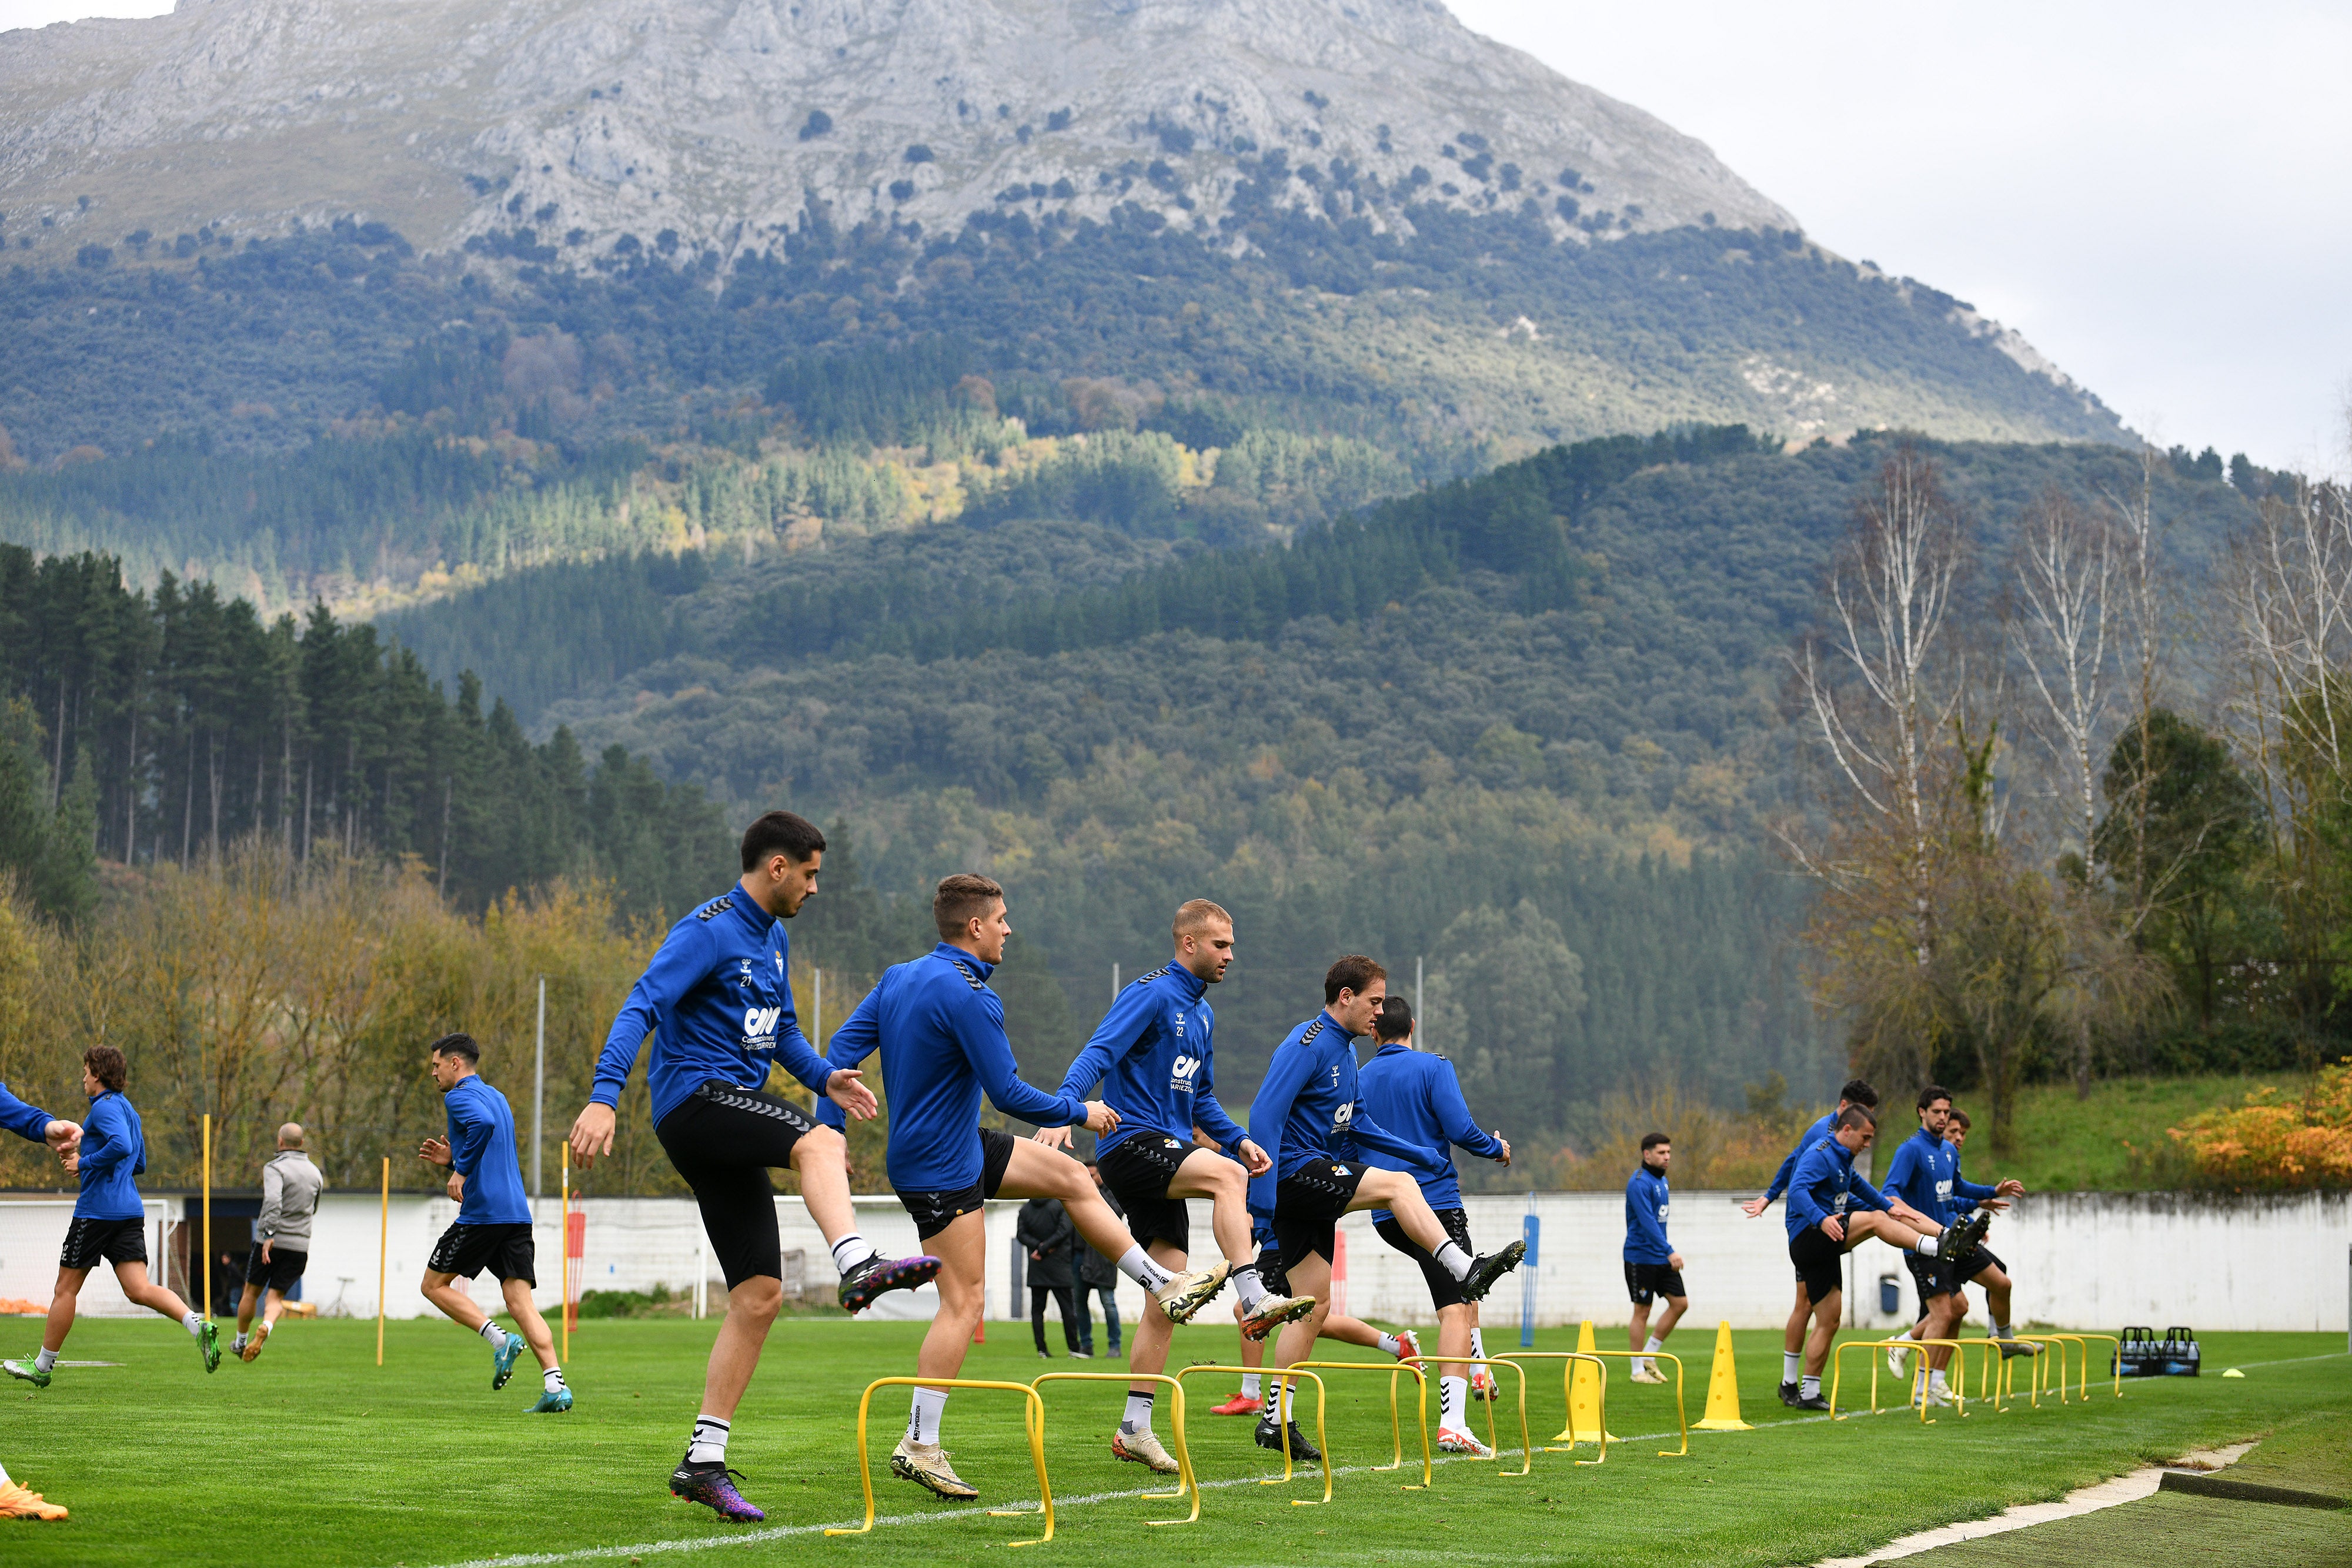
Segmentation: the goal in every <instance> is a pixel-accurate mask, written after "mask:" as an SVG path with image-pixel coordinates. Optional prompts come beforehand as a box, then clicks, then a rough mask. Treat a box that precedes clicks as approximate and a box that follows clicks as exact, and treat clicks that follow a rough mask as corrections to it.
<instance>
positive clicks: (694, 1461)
mask: <svg viewBox="0 0 2352 1568" xmlns="http://www.w3.org/2000/svg"><path fill="white" fill-rule="evenodd" d="M729 1432H730V1428H729V1427H728V1424H727V1423H726V1422H724V1421H721V1420H720V1419H719V1417H718V1416H696V1417H695V1418H694V1437H693V1439H692V1440H691V1441H690V1442H688V1444H687V1447H686V1462H687V1463H688V1464H689V1465H723V1464H725V1463H726V1462H727V1438H728V1436H729Z"/></svg>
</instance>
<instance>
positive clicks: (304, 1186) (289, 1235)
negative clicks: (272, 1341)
mask: <svg viewBox="0 0 2352 1568" xmlns="http://www.w3.org/2000/svg"><path fill="white" fill-rule="evenodd" d="M326 1185H327V1178H326V1177H325V1176H320V1174H319V1167H318V1166H314V1165H312V1164H311V1163H310V1155H306V1154H304V1153H303V1152H302V1124H300V1123H299V1122H289V1123H287V1124H285V1125H284V1126H282V1127H280V1128H278V1153H277V1154H276V1155H273V1156H271V1158H270V1161H269V1163H268V1165H266V1166H262V1167H261V1218H259V1219H257V1220H255V1221H254V1225H253V1230H254V1247H253V1251H252V1252H251V1253H250V1254H249V1255H248V1256H247V1259H246V1260H245V1296H244V1299H243V1300H241V1301H238V1302H237V1304H236V1342H235V1343H232V1344H231V1345H230V1346H229V1351H230V1353H231V1354H234V1355H236V1356H237V1357H239V1358H240V1359H242V1360H245V1361H251V1360H253V1359H254V1357H256V1356H257V1355H259V1354H261V1347H262V1346H263V1345H265V1344H268V1343H269V1331H270V1330H271V1329H272V1328H274V1327H276V1326H277V1323H278V1314H279V1313H280V1312H284V1311H285V1310H286V1293H287V1292H288V1291H291V1290H292V1289H293V1288H294V1285H295V1282H296V1281H299V1280H300V1279H301V1278H302V1270H303V1267H304V1265H306V1264H308V1263H309V1262H310V1218H311V1216H313V1215H315V1214H317V1213H318V1212H319V1193H320V1190H321V1189H322V1188H324V1187H325V1186H326ZM265 1290H267V1291H268V1302H267V1304H265V1305H264V1306H263V1307H262V1311H261V1323H260V1326H259V1327H257V1328H255V1327H254V1326H253V1308H254V1302H255V1301H256V1300H257V1298H259V1297H260V1296H261V1295H262V1293H263V1291H265ZM249 1328H250V1329H252V1333H250V1334H248V1333H247V1332H246V1331H247V1329H249Z"/></svg>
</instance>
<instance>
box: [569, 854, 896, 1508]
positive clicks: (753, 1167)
mask: <svg viewBox="0 0 2352 1568" xmlns="http://www.w3.org/2000/svg"><path fill="white" fill-rule="evenodd" d="M741 861H742V866H743V874H742V876H741V877H740V879H739V880H738V881H737V882H736V883H735V885H734V886H733V887H732V888H730V889H729V890H728V891H727V892H726V893H724V894H720V895H719V897H717V898H714V899H712V900H710V902H709V903H708V904H702V905H700V906H699V907H698V908H697V909H695V910H694V911H693V912H692V913H690V914H688V915H687V917H686V918H685V919H683V920H681V921H679V922H678V923H677V925H673V926H672V927H670V931H669V935H668V936H665V937H663V938H662V945H661V948H660V950H659V951H658V952H656V954H655V955H654V960H653V962H652V963H651V964H649V965H647V966H646V972H645V973H644V975H642V976H640V977H638V979H637V983H636V984H635V986H634V987H632V988H630V991H629V998H628V1000H627V1001H626V1002H625V1003H624V1004H622V1007H621V1010H620V1012H619V1013H618V1014H617V1015H616V1016H615V1017H614V1019H613V1028H612V1030H611V1032H610V1033H608V1034H607V1035H606V1036H605V1037H604V1051H603V1053H602V1054H601V1055H600V1056H599V1057H598V1058H597V1061H596V1082H595V1087H594V1088H593V1091H591V1092H590V1094H589V1097H588V1099H589V1103H588V1104H587V1106H586V1107H585V1108H583V1110H582V1111H581V1113H580V1116H579V1119H578V1120H577V1121H575V1122H574V1123H572V1159H573V1160H574V1161H575V1162H577V1163H578V1164H579V1165H580V1166H581V1167H582V1168H583V1169H585V1168H586V1167H588V1166H593V1165H594V1164H595V1163H596V1160H597V1158H598V1157H599V1156H600V1155H606V1154H610V1153H611V1152H612V1148H613V1135H614V1127H615V1124H616V1121H617V1116H618V1113H617V1111H616V1110H615V1107H616V1106H618V1105H619V1104H620V1103H621V1091H622V1089H623V1088H624V1087H625V1085H626V1084H627V1082H628V1081H629V1074H630V1073H631V1072H632V1071H635V1065H636V1060H637V1053H638V1051H639V1050H640V1049H642V1048H643V1047H644V1046H645V1044H646V1036H647V1035H648V1034H650V1035H651V1036H652V1037H653V1046H652V1049H651V1051H648V1052H647V1053H646V1082H647V1085H648V1087H649V1088H650V1089H651V1091H652V1099H653V1121H654V1136H655V1137H656V1138H657V1139H659V1140H660V1142H661V1146H662V1150H663V1152H664V1153H666V1154H667V1155H669V1161H670V1164H671V1165H672V1166H675V1167H677V1174H678V1175H679V1176H683V1177H685V1178H686V1184H687V1186H689V1187H691V1188H693V1189H694V1201H695V1204H696V1207H698V1208H699V1209H700V1211H701V1214H702V1228H703V1229H704V1231H705V1232H707V1233H708V1234H709V1238H710V1252H711V1256H712V1257H714V1258H716V1259H717V1260H719V1269H720V1271H721V1272H722V1273H723V1274H724V1275H725V1276H726V1280H727V1316H726V1319H725V1321H724V1322H721V1323H720V1324H719V1334H718V1337H717V1338H716V1339H715V1340H714V1341H713V1342H712V1343H711V1346H710V1362H709V1367H708V1369H707V1370H706V1372H705V1373H704V1375H703V1382H702V1404H701V1407H700V1410H699V1412H698V1414H697V1415H696V1416H695V1418H694V1428H693V1431H692V1433H691V1435H690V1436H689V1437H688V1439H687V1448H686V1458H683V1459H681V1460H679V1461H678V1465H677V1469H674V1470H672V1471H671V1472H670V1477H669V1490H670V1491H671V1493H672V1494H673V1495H674V1496H677V1497H682V1498H685V1499H687V1500H688V1501H691V1502H698V1503H702V1504H705V1505H707V1506H708V1507H709V1508H710V1509H711V1510H713V1511H715V1512H717V1513H718V1514H719V1517H720V1518H722V1519H730V1520H735V1521H741V1522H746V1523H750V1522H756V1521H760V1520H762V1519H765V1518H767V1515H766V1514H765V1513H763V1512H761V1511H760V1510H759V1509H757V1508H755V1507H753V1506H752V1505H751V1503H749V1502H746V1501H745V1500H743V1496H742V1494H741V1493H740V1492H739V1491H737V1490H735V1483H734V1481H733V1480H732V1479H730V1471H729V1469H728V1468H727V1442H728V1438H729V1437H730V1435H731V1433H732V1430H733V1422H734V1417H735V1408H736V1406H738V1405H740V1404H741V1403H742V1399H743V1390H744V1389H745V1387H747V1386H748V1385H750V1384H751V1374H752V1373H753V1371H755V1370H756V1369H757V1368H758V1366H759V1364H760V1352H761V1347H762V1346H764V1345H765V1344H766V1343H767V1342H768V1331H769V1329H770V1328H772V1327H773V1326H774V1324H775V1321H776V1314H777V1312H780V1311H782V1308H783V1304H784V1252H783V1239H782V1235H781V1233H780V1232H779V1231H778V1229H777V1228H776V1201H775V1197H776V1189H775V1186H774V1184H773V1183H772V1182H771V1181H770V1180H769V1179H768V1171H769V1168H770V1167H771V1166H784V1167H788V1168H789V1169H791V1170H792V1172H793V1174H794V1175H795V1176H799V1177H800V1183H801V1196H802V1198H803V1201H804V1202H805V1203H806V1204H807V1206H808V1214H809V1218H811V1219H812V1220H814V1221H815V1223H816V1227H817V1228H818V1230H820V1231H821V1232H823V1233H824V1239H825V1244H826V1246H828V1247H829V1248H831V1249H832V1250H833V1263H834V1267H835V1268H836V1269H838V1270H840V1271H841V1285H840V1289H839V1291H837V1292H836V1297H837V1299H838V1300H839V1301H840V1302H841V1304H842V1306H843V1307H845V1308H846V1309H847V1310H848V1311H850V1312H862V1311H864V1310H865V1309H866V1307H868V1306H870V1305H871V1304H872V1303H873V1301H874V1299H875V1298H876V1297H877V1296H879V1295H880V1294H882V1293H883V1292H884V1291H896V1290H913V1289H915V1288H916V1287H917V1286H919V1285H921V1284H922V1283H924V1282H925V1281H928V1280H929V1279H930V1278H931V1276H932V1275H933V1274H935V1273H937V1272H938V1271H939V1267H940V1260H938V1259H936V1258H908V1259H905V1260H897V1259H887V1258H884V1257H882V1256H880V1255H879V1254H878V1253H877V1252H876V1251H875V1249H874V1248H873V1245H872V1244H871V1243H869V1242H868V1241H866V1239H865V1238H864V1237H862V1236H860V1235H859V1234H858V1233H857V1222H856V1214H855V1212H854V1211H853V1210H852V1208H851V1206H850V1201H849V1163H848V1162H849V1144H848V1141H847V1140H846V1139H845V1138H844V1137H843V1136H842V1135H841V1133H840V1132H839V1131H838V1127H839V1125H840V1123H839V1122H838V1121H837V1120H836V1122H835V1125H833V1126H823V1127H821V1126H819V1125H818V1124H816V1123H815V1122H814V1121H812V1120H810V1118H809V1117H808V1116H807V1114H805V1113H803V1111H802V1110H801V1108H800V1107H799V1106H798V1105H796V1104H794V1103H793V1102H791V1101H790V1100H787V1099H785V1098H784V1097H783V1096H782V1095H780V1094H772V1093H770V1092H768V1089H767V1083H768V1074H769V1070H770V1068H771V1067H772V1066H781V1067H782V1068H783V1070H784V1071H786V1072H789V1073H790V1074H792V1076H793V1077H794V1078H796V1079H798V1080H799V1081H800V1082H802V1083H803V1084H804V1085H806V1086H807V1087H808V1089H809V1090H810V1091H811V1092H813V1093H814V1094H815V1095H816V1096H817V1103H818V1105H819V1107H820V1109H822V1108H824V1107H828V1106H833V1107H839V1108H843V1109H845V1110H846V1111H847V1112H848V1113H850V1114H853V1115H856V1117H858V1118H859V1119H860V1120H861V1121H862V1120H864V1119H865V1118H866V1117H869V1116H871V1115H873V1114H874V1110H875V1100H874V1092H873V1091H872V1090H870V1089H868V1088H866V1085H865V1084H863V1083H862V1082H859V1081H858V1079H859V1074H858V1073H856V1071H840V1070H837V1069H835V1068H834V1067H832V1066H831V1065H829V1064H828V1063H827V1062H826V1061H824V1058H823V1057H821V1056H819V1055H818V1054H817V1053H816V1049H815V1048H814V1046H812V1045H810V1044H809V1042H808V1038H807V1037H806V1036H805V1035H803V1033H802V1032H801V1026H800V1021H799V1019H798V1018H797V1017H796V1016H795V1015H794V1013H793V989H792V941H791V938H790V937H789V936H786V935H785V932H784V925H783V923H784V922H785V921H787V920H790V919H792V918H793V916H794V915H798V914H799V913H800V912H801V908H802V906H803V904H806V903H807V902H808V900H809V899H811V898H813V897H814V896H815V895H816V890H817V876H818V873H820V872H821V871H822V870H823V869H824V834H823V833H821V832H819V831H817V830H816V825H815V824H814V822H811V821H808V819H806V818H805V817H799V816H795V815H793V813H792V812H790V811H770V812H768V813H767V814H766V815H765V816H762V817H761V818H760V819H759V820H758V821H754V822H753V823H752V824H751V826H750V827H749V828H747V829H745V830H744V831H743V841H742V846H741ZM738 1473H740V1472H738Z"/></svg>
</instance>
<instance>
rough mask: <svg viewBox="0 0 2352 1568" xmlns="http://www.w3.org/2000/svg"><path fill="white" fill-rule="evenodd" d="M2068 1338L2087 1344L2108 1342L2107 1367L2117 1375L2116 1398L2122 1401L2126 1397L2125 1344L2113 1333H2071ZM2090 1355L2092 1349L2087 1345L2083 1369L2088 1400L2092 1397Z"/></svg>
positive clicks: (2084, 1391) (2084, 1351)
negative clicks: (2096, 1340)
mask: <svg viewBox="0 0 2352 1568" xmlns="http://www.w3.org/2000/svg"><path fill="white" fill-rule="evenodd" d="M2066 1337H2067V1338H2068V1339H2075V1340H2083V1341H2085V1342H2088V1341H2090V1340H2095V1339H2103V1340H2105V1341H2106V1342H2107V1366H2108V1368H2109V1369H2110V1370H2111V1371H2112V1372H2113V1373H2114V1374H2115V1380H2116V1398H2118V1399H2121V1398H2122V1397H2123V1396H2124V1342H2123V1341H2121V1340H2119V1339H2117V1338H2116V1336H2115V1335H2113V1334H2111V1333H2070V1334H2068V1335H2067V1336H2066ZM2090 1354H2091V1347H2090V1345H2089V1344H2088V1343H2084V1346H2083V1359H2084V1367H2083V1397H2084V1399H2088V1398H2090V1396H2091V1387H2090V1383H2091V1369H2090V1365H2089V1362H2090Z"/></svg>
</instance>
